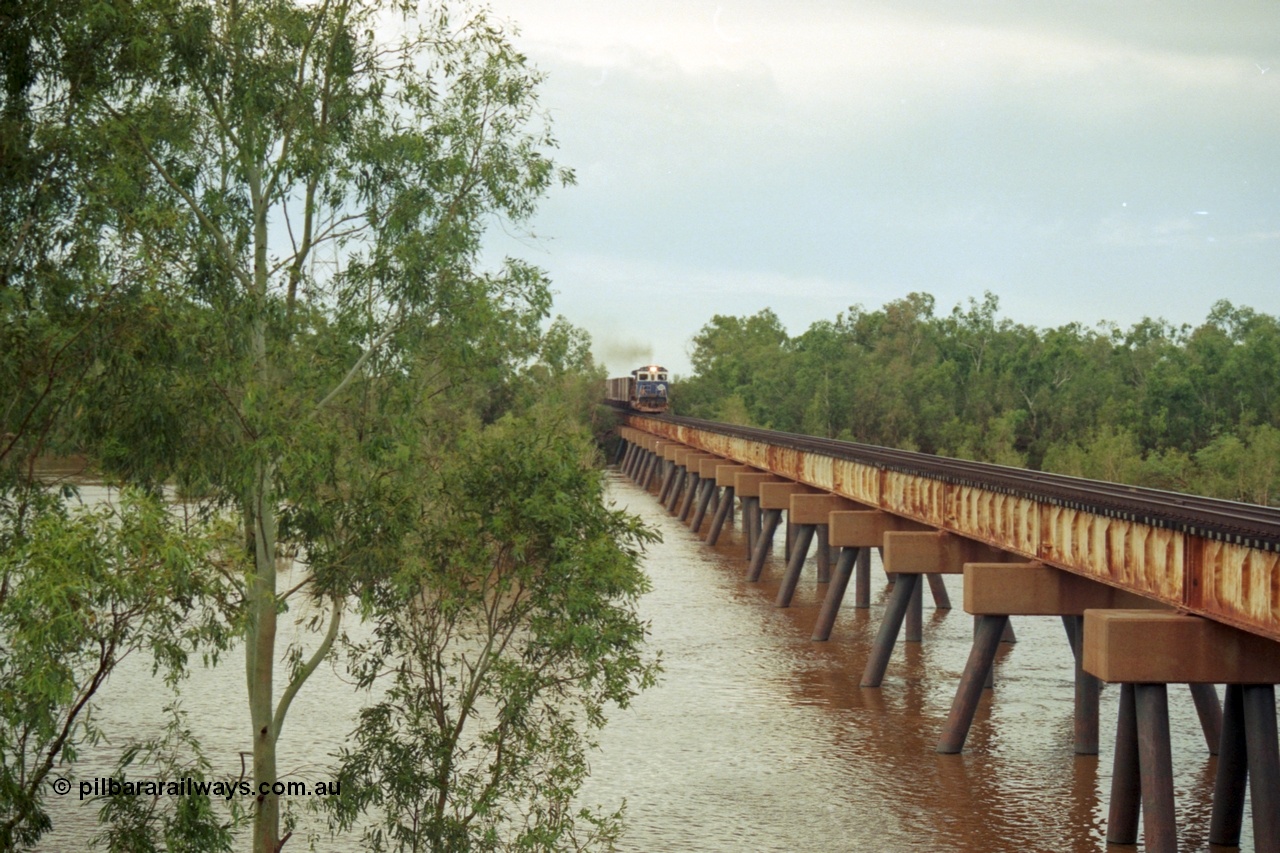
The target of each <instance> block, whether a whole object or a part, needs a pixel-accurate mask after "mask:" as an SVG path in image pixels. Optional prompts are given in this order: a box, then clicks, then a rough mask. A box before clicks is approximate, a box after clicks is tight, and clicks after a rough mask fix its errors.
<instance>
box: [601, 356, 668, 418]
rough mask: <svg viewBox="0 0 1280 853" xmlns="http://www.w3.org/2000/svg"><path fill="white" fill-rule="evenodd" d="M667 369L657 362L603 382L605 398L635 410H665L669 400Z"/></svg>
mask: <svg viewBox="0 0 1280 853" xmlns="http://www.w3.org/2000/svg"><path fill="white" fill-rule="evenodd" d="M668 375H669V374H668V373H667V369H666V368H665V367H662V366H660V365H657V364H649V365H645V366H644V367H637V368H636V369H635V370H633V371H631V375H630V376H619V377H618V378H616V379H610V380H608V382H607V383H606V384H605V394H604V396H605V399H606V400H609V401H610V402H612V403H618V404H620V405H625V406H627V407H628V408H630V409H634V410H635V411H637V412H665V411H666V410H667V407H668V406H669V405H670V400H671V394H670V391H671V381H670V380H669V379H668V378H667V377H668Z"/></svg>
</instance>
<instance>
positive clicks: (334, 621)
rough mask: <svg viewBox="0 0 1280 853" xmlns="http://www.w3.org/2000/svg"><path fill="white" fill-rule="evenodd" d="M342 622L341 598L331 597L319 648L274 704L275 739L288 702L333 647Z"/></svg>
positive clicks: (282, 725) (282, 722) (273, 727)
mask: <svg viewBox="0 0 1280 853" xmlns="http://www.w3.org/2000/svg"><path fill="white" fill-rule="evenodd" d="M341 624H342V599H341V598H334V599H333V611H332V612H331V613H330V615H329V630H328V631H326V632H325V635H324V640H322V641H321V642H320V648H318V649H316V651H315V654H313V655H312V656H311V659H310V660H308V661H307V662H306V664H304V665H303V667H302V669H300V670H298V672H297V674H295V675H294V676H293V678H292V679H291V680H290V681H289V686H288V687H287V688H285V691H284V695H283V696H281V697H280V704H279V705H276V714H275V717H274V719H272V721H271V728H272V729H273V730H274V732H275V736H276V739H277V740H279V738H280V730H281V729H282V728H283V727H284V718H285V715H286V714H288V713H289V704H290V703H291V702H293V697H294V696H296V695H298V690H300V689H301V688H302V685H303V684H305V683H306V680H307V679H308V678H310V677H311V673H313V672H315V671H316V667H318V666H320V661H322V660H324V659H325V656H326V655H328V654H329V649H331V648H333V641H334V640H335V639H337V636H338V626H339V625H341Z"/></svg>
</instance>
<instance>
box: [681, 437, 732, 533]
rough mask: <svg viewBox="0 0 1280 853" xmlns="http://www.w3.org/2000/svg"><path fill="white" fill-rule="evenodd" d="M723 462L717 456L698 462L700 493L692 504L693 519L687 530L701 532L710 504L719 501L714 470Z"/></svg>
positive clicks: (707, 457) (704, 458)
mask: <svg viewBox="0 0 1280 853" xmlns="http://www.w3.org/2000/svg"><path fill="white" fill-rule="evenodd" d="M724 462H725V460H724V459H722V458H721V457H719V456H710V455H709V456H705V457H703V458H702V459H701V460H699V462H698V479H699V481H700V483H701V486H700V489H701V491H700V493H699V494H698V497H697V499H696V501H695V503H694V508H693V518H692V520H690V522H689V529H690V530H692V531H693V532H694V534H695V535H696V534H698V533H699V532H700V531H701V530H702V522H703V519H705V518H706V515H707V512H708V510H709V509H710V507H711V502H712V500H713V499H715V500H716V501H717V502H718V501H719V492H718V487H717V484H716V469H717V468H718V467H720V466H721V465H723V464H724Z"/></svg>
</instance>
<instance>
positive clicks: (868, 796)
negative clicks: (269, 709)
mask: <svg viewBox="0 0 1280 853" xmlns="http://www.w3.org/2000/svg"><path fill="white" fill-rule="evenodd" d="M610 478H611V479H610V494H611V496H612V499H613V500H614V501H616V502H617V503H618V505H620V506H622V507H625V508H627V509H629V510H630V511H631V512H633V513H635V514H637V515H639V516H641V517H642V518H643V519H644V520H645V521H646V522H647V523H649V524H650V525H651V526H653V527H655V528H657V529H658V530H659V531H660V532H661V533H662V536H663V541H662V542H661V543H659V544H656V545H653V546H651V547H650V549H649V551H648V553H647V555H646V557H645V567H646V570H647V572H648V573H649V575H650V577H651V579H652V582H653V590H652V592H651V593H649V594H648V595H647V596H645V597H644V599H643V600H642V602H641V609H642V613H643V616H644V618H645V619H647V620H649V621H650V622H651V626H652V638H651V639H652V644H653V645H654V647H656V648H657V649H659V650H660V651H661V655H662V660H663V666H664V673H663V675H662V679H661V682H660V684H659V685H658V686H657V687H655V688H653V689H652V690H650V691H648V692H646V693H644V694H642V695H641V696H640V697H638V698H637V699H636V700H635V702H634V703H633V705H632V707H630V708H628V709H626V710H614V711H613V712H612V714H611V715H610V723H609V725H608V727H607V728H606V729H605V730H604V731H603V732H602V733H601V735H600V750H599V751H598V752H597V753H596V754H595V755H594V757H593V759H592V762H591V769H592V773H591V778H590V780H589V781H588V783H587V785H586V787H585V789H584V791H583V795H582V801H583V803H584V804H585V805H593V806H594V805H599V806H603V807H605V808H606V809H613V808H617V807H618V806H619V805H620V804H621V803H622V802H623V801H624V800H625V802H626V814H627V824H628V832H627V834H626V836H625V837H624V840H623V843H622V845H621V849H623V850H628V851H726V853H727V851H734V853H738V851H772V850H777V851H796V850H799V851H809V850H814V851H818V850H821V851H870V850H875V851H1077V850H1079V851H1083V850H1090V851H1096V850H1104V849H1108V848H1107V845H1106V843H1105V833H1106V826H1105V824H1106V809H1107V798H1108V791H1109V787H1110V775H1111V751H1112V740H1113V738H1114V733H1115V718H1116V703H1117V700H1118V695H1119V691H1118V690H1117V689H1115V688H1106V689H1104V692H1103V698H1102V732H1103V734H1102V754H1101V755H1100V756H1097V757H1087V756H1075V755H1073V754H1072V751H1071V743H1072V697H1073V688H1072V680H1071V678H1072V658H1071V652H1070V648H1069V646H1068V644H1067V640H1066V635H1065V632H1064V630H1063V627H1062V623H1061V622H1060V620H1058V619H1056V618H1024V619H1014V620H1013V621H1014V625H1015V628H1016V631H1017V639H1018V642H1017V643H1016V644H1012V645H1003V646H1002V647H1001V651H1000V654H999V657H998V658H997V661H996V673H995V678H996V687H995V689H994V691H988V692H987V694H986V696H985V697H984V699H983V702H982V705H981V708H980V710H979V713H978V717H977V719H976V720H975V722H974V725H973V728H972V730H971V731H970V734H969V739H968V742H967V745H966V749H965V752H964V753H963V754H961V755H949V756H940V755H937V754H936V753H935V752H934V746H935V744H936V742H937V738H938V734H939V732H940V731H941V728H942V724H943V722H944V720H945V719H946V715H947V712H948V710H949V708H950V704H951V699H952V696H953V695H954V692H955V688H956V684H957V682H958V679H959V676H960V673H961V671H962V670H963V668H964V663H965V659H966V657H967V655H968V652H969V646H970V640H971V637H972V620H971V617H969V616H968V615H967V614H965V613H964V612H963V610H962V609H961V608H960V604H961V601H962V594H961V589H960V584H959V578H958V577H953V578H948V587H949V591H950V595H951V599H952V602H953V603H954V604H955V608H956V609H954V610H950V611H935V610H933V609H932V602H931V600H930V597H929V595H928V592H927V590H926V593H925V620H924V642H923V643H919V644H907V643H902V642H900V643H899V645H898V648H897V649H896V650H895V652H894V656H893V659H892V661H891V663H890V666H889V670H888V673H887V675H886V678H885V681H884V685H883V686H882V687H880V688H877V689H864V688H861V687H859V686H858V684H859V681H860V679H861V676H862V670H863V666H864V664H865V662H866V656H867V650H868V648H869V646H870V643H871V640H872V638H873V637H874V634H875V631H876V629H877V627H878V625H879V622H880V617H881V614H882V612H883V608H884V603H885V590H884V574H883V571H882V569H881V567H880V565H879V563H878V562H877V561H875V560H873V564H872V606H871V609H870V610H857V609H854V608H853V607H852V599H853V594H852V590H850V592H849V594H848V596H847V601H848V604H847V606H846V607H845V608H844V609H843V610H842V611H841V614H840V617H839V619H838V620H837V622H836V625H835V630H834V631H833V633H832V639H831V641H829V642H826V643H815V642H811V641H810V639H809V637H810V634H811V633H812V629H813V624H814V621H815V620H816V618H817V612H818V607H819V605H820V603H821V599H822V595H823V594H824V593H825V586H820V585H818V584H817V583H815V581H814V572H813V566H812V560H811V561H810V564H809V566H807V567H806V571H805V575H804V577H803V579H802V580H801V583H800V587H799V589H798V590H797V592H796V596H795V599H794V602H793V604H792V606H791V607H790V608H787V609H778V608H775V607H774V606H773V600H774V596H775V594H776V592H777V584H778V580H779V579H780V576H781V572H782V568H783V563H782V555H781V542H779V543H778V548H777V550H776V553H775V556H774V558H773V559H772V560H771V562H770V563H768V564H767V565H766V568H765V574H764V577H763V580H762V581H761V582H760V583H756V584H750V583H747V582H746V581H745V573H746V560H745V555H744V545H743V543H742V539H741V538H740V536H739V533H740V530H739V529H738V528H735V527H726V529H725V532H724V534H723V535H722V537H721V540H720V544H719V545H718V546H717V547H716V548H714V549H713V548H708V547H707V546H706V545H705V544H703V543H702V542H701V541H700V540H699V539H698V538H696V537H695V536H694V535H693V534H692V533H691V532H690V531H689V530H688V529H687V528H686V527H685V526H683V525H682V524H680V523H679V522H678V521H677V520H676V519H674V518H673V517H672V516H670V515H669V514H668V513H667V512H666V511H665V510H664V509H663V508H662V507H661V506H660V505H659V504H658V502H657V500H656V498H654V497H653V496H652V495H650V494H648V493H645V492H644V491H642V490H641V489H639V488H638V487H636V486H635V485H634V484H632V483H631V482H630V481H629V480H626V479H625V478H623V477H621V476H619V475H617V474H610ZM781 538H782V537H781V536H779V540H781ZM282 583H285V584H288V583H289V582H288V580H287V579H284V580H282ZM296 615H298V616H299V617H302V618H305V616H306V615H307V614H305V613H300V614H296ZM303 633H304V632H302V631H301V629H299V630H298V635H299V636H302V635H303ZM243 672H244V670H243V661H242V655H241V653H240V652H239V651H238V650H237V651H235V652H233V653H232V654H231V656H230V657H229V658H228V659H227V661H226V662H225V664H224V665H223V666H220V667H218V668H217V669H214V670H204V669H197V670H196V671H195V672H194V674H193V675H192V677H191V679H190V680H189V681H188V682H187V683H186V685H185V686H184V688H183V705H184V707H185V709H186V710H187V712H188V714H189V722H190V726H191V728H192V729H193V731H195V732H196V733H198V734H199V735H200V736H201V738H202V740H203V742H204V748H205V751H206V753H207V754H208V755H209V757H210V759H211V761H213V763H214V765H215V768H216V769H217V770H216V773H215V776H216V777H217V778H223V777H224V776H225V775H228V774H230V775H236V774H238V773H239V767H240V764H239V752H240V751H241V750H245V749H248V745H247V744H248V741H249V732H248V728H249V727H248V720H247V712H246V711H245V703H244V676H243ZM102 701H103V707H102V713H101V715H100V716H99V722H100V723H101V724H102V725H103V727H104V728H105V729H106V730H107V731H108V732H109V733H111V735H112V739H113V741H114V742H115V743H117V744H118V743H122V742H124V741H125V740H126V739H128V738H130V737H146V736H148V735H150V734H154V733H155V732H156V731H157V729H158V727H159V726H160V725H162V724H163V720H164V719H165V716H164V713H163V706H164V704H165V703H166V702H167V701H168V700H167V694H166V693H165V691H164V690H163V689H162V688H160V687H159V686H157V685H155V684H154V682H152V681H151V680H150V666H149V664H148V663H147V662H146V661H143V660H141V659H136V660H130V661H126V663H125V664H124V665H123V666H122V668H121V669H120V670H119V671H118V672H117V673H116V675H115V676H114V677H113V678H112V681H111V682H110V683H109V684H108V685H107V687H106V689H105V690H104V693H103V695H102ZM364 701H366V699H365V697H363V696H361V695H359V694H356V693H354V692H353V691H352V689H351V687H350V685H349V684H348V683H347V682H346V679H345V678H344V676H343V669H342V666H341V665H340V664H339V665H335V666H326V667H322V668H321V669H320V670H318V671H317V673H316V675H315V676H314V677H313V680H312V682H311V683H309V684H308V685H306V687H304V688H303V690H302V691H301V692H300V693H299V695H298V697H297V700H296V701H295V703H294V705H293V708H292V709H291V711H290V713H289V718H288V720H287V722H286V724H285V731H284V735H283V738H282V741H281V746H280V754H281V769H282V773H287V774H292V777H293V778H300V779H305V780H312V781H314V780H323V779H325V778H326V776H327V772H326V769H327V767H328V766H329V764H330V762H331V758H330V756H331V755H332V754H333V753H334V752H335V751H336V750H337V748H338V746H339V745H340V744H342V743H343V742H344V740H345V738H346V736H347V734H348V733H349V732H350V731H351V728H352V726H353V719H354V716H355V714H356V713H357V712H358V710H359V708H360V706H361V705H362V703H363V702H364ZM1169 704H1170V725H1171V729H1172V735H1173V758H1174V771H1175V790H1176V797H1177V807H1178V819H1179V826H1180V832H1181V843H1180V849H1183V850H1202V849H1207V847H1208V843H1207V835H1208V824H1209V813H1210V804H1211V797H1212V787H1213V768H1214V764H1213V760H1212V759H1211V758H1210V756H1209V754H1208V752H1207V750H1206V748H1205V743H1204V737H1203V734H1202V733H1201V730H1200V727H1199V724H1198V721H1197V718H1196V714H1195V710H1194V706H1193V705H1192V703H1191V699H1190V696H1189V694H1188V693H1187V692H1186V690H1185V689H1184V688H1180V687H1171V688H1170V696H1169ZM113 756H114V750H112V749H110V748H106V747H104V748H102V749H100V750H98V751H95V752H92V753H90V754H89V755H87V756H86V758H85V760H84V762H83V763H82V764H81V765H80V766H78V768H77V771H76V775H77V777H78V778H92V777H93V776H94V775H109V774H110V767H111V760H112V758H113ZM53 805H54V806H55V809H54V811H53V819H54V823H55V827H56V830H55V831H54V832H52V833H50V834H49V835H47V836H46V837H45V839H44V843H43V844H42V846H41V848H40V849H44V850H66V849H83V846H84V842H85V841H86V840H87V839H88V838H89V837H91V836H92V835H93V834H94V832H95V831H96V826H95V812H96V806H94V804H92V803H91V802H89V801H86V802H83V803H81V802H78V801H77V798H76V795H75V793H72V794H71V795H69V796H67V797H63V798H60V799H58V800H55V801H54V803H53ZM1247 808H1248V807H1246V816H1245V839H1246V840H1245V844H1244V847H1243V849H1246V850H1249V849H1252V843H1251V841H1250V840H1249V839H1250V835H1249V820H1250V816H1249V813H1248V811H1247ZM322 830H323V822H322V821H321V820H320V819H319V818H318V817H315V816H308V815H305V814H304V815H303V816H302V821H301V824H300V829H299V832H298V834H297V835H296V836H295V837H294V839H293V840H291V841H290V843H289V844H288V845H287V846H286V847H285V850H290V849H294V850H304V849H307V847H308V842H310V844H311V845H313V847H314V849H316V850H348V849H356V848H357V846H358V841H357V839H340V840H338V841H334V840H331V839H329V838H328V837H327V836H326V835H324V834H323V831H322ZM1111 849H1113V850H1117V851H1119V850H1126V849H1128V850H1132V849H1134V848H1131V847H1130V848H1123V847H1116V848H1111ZM1214 849H1215V850H1225V849H1227V848H1214Z"/></svg>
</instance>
